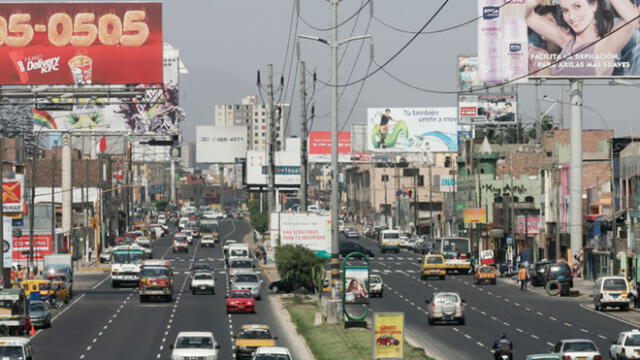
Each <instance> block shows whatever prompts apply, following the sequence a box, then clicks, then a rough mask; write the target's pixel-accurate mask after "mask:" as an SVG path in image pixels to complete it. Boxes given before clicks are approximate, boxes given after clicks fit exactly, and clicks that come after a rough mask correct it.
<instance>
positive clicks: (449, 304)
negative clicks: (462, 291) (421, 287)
mask: <svg viewBox="0 0 640 360" xmlns="http://www.w3.org/2000/svg"><path fill="white" fill-rule="evenodd" d="M425 302H426V303H427V304H428V305H429V306H427V316H428V319H429V325H433V324H435V322H436V321H453V322H457V323H458V324H460V325H464V322H465V320H464V306H465V301H464V300H463V299H462V298H461V297H460V295H459V294H458V293H456V292H437V293H434V294H433V297H432V298H431V300H426V301H425Z"/></svg>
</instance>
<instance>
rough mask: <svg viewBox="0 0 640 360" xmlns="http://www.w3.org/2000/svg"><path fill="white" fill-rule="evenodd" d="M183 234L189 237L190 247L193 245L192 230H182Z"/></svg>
mask: <svg viewBox="0 0 640 360" xmlns="http://www.w3.org/2000/svg"><path fill="white" fill-rule="evenodd" d="M182 233H183V234H184V235H185V236H186V237H187V241H188V242H189V245H191V244H193V233H192V232H191V230H187V229H185V230H182Z"/></svg>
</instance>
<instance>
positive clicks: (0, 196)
mask: <svg viewBox="0 0 640 360" xmlns="http://www.w3.org/2000/svg"><path fill="white" fill-rule="evenodd" d="M3 173H4V134H1V137H0V221H1V222H2V224H0V241H2V254H0V270H2V286H3V287H6V288H10V287H11V275H10V271H5V270H4V251H5V249H4V175H3ZM7 250H8V249H7ZM7 270H9V269H7ZM7 275H9V276H7Z"/></svg>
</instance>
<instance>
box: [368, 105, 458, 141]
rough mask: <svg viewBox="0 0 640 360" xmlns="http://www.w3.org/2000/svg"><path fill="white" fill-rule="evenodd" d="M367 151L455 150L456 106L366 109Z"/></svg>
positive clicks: (456, 137)
mask: <svg viewBox="0 0 640 360" xmlns="http://www.w3.org/2000/svg"><path fill="white" fill-rule="evenodd" d="M367 133H368V136H369V141H368V142H367V143H368V144H369V148H368V149H369V150H370V151H376V152H455V151H458V114H457V109H456V108H448V107H444V108H369V109H367Z"/></svg>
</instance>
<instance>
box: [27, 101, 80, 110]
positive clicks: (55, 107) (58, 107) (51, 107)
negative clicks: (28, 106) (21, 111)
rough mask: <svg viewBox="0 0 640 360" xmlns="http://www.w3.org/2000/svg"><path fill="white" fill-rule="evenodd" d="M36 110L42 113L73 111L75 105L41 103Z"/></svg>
mask: <svg viewBox="0 0 640 360" xmlns="http://www.w3.org/2000/svg"><path fill="white" fill-rule="evenodd" d="M36 110H42V111H73V104H60V103H39V104H36Z"/></svg>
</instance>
